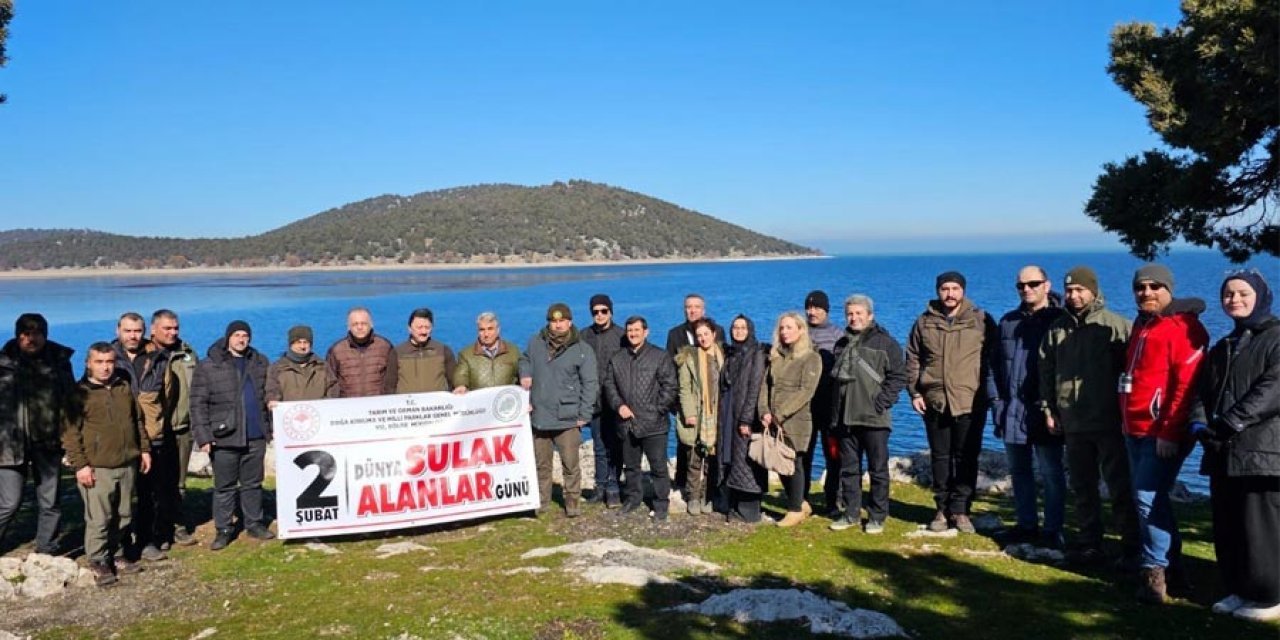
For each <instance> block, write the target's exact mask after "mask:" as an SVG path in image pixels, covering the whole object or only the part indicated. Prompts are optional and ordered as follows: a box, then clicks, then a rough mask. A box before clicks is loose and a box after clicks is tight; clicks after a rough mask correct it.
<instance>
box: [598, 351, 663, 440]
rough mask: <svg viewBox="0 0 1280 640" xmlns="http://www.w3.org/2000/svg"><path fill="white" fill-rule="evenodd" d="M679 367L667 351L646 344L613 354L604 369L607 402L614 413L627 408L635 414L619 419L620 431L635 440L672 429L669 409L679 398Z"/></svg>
mask: <svg viewBox="0 0 1280 640" xmlns="http://www.w3.org/2000/svg"><path fill="white" fill-rule="evenodd" d="M677 384H678V383H677V380H676V367H675V365H674V364H672V363H671V358H669V357H667V354H666V352H664V351H663V350H662V349H659V348H658V347H656V346H654V345H653V344H651V343H649V342H646V343H644V344H642V345H640V348H639V349H636V350H634V351H632V350H631V349H622V350H620V351H618V352H617V353H614V354H613V357H612V358H610V359H609V364H608V366H607V368H606V369H605V378H604V384H603V385H602V386H603V387H604V399H605V403H606V405H607V406H608V407H609V409H610V410H611V411H612V412H613V413H615V414H616V413H617V412H618V409H620V408H621V407H622V405H624V404H625V405H627V408H629V409H631V412H632V413H633V414H635V416H634V417H632V418H631V419H630V420H623V419H621V418H619V419H618V424H619V425H620V428H621V429H622V430H623V431H624V432H625V433H628V434H630V435H632V436H634V437H636V438H647V437H649V436H663V435H666V434H667V430H668V429H669V428H670V427H669V424H670V422H669V421H668V419H667V417H668V416H669V415H670V412H669V411H668V408H669V407H670V406H671V405H672V404H673V403H674V402H675V398H676V395H677Z"/></svg>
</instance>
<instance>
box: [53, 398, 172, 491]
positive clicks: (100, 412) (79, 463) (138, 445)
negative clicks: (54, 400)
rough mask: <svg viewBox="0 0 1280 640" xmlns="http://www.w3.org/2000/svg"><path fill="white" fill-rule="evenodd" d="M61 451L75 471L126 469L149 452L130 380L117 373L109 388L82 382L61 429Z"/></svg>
mask: <svg viewBox="0 0 1280 640" xmlns="http://www.w3.org/2000/svg"><path fill="white" fill-rule="evenodd" d="M62 447H63V449H64V450H66V457H67V465H68V466H70V467H71V468H72V469H76V470H79V469H83V468H84V467H86V466H89V467H101V468H104V469H119V468H121V467H127V466H130V465H132V464H134V463H135V462H137V460H138V458H139V456H140V454H141V453H142V452H144V451H148V450H150V447H149V442H148V439H147V433H146V431H145V430H143V427H142V412H141V411H140V410H139V408H138V401H137V399H136V398H134V397H133V391H132V390H130V389H129V381H128V378H126V377H125V376H124V375H121V374H119V373H117V374H116V375H113V376H112V377H111V379H110V380H108V381H107V383H106V384H100V383H98V382H95V381H93V380H90V379H89V376H85V377H84V378H81V380H80V384H79V385H78V386H77V387H76V390H75V400H74V401H73V409H72V411H71V412H70V413H69V414H68V415H67V419H66V422H65V424H64V426H63V429H62ZM126 499H127V496H126Z"/></svg>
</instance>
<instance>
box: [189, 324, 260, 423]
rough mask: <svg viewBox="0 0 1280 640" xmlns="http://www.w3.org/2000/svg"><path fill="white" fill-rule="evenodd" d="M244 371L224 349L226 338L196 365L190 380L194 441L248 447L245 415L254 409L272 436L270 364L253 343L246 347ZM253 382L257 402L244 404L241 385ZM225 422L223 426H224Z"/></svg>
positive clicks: (225, 347) (215, 344)
mask: <svg viewBox="0 0 1280 640" xmlns="http://www.w3.org/2000/svg"><path fill="white" fill-rule="evenodd" d="M241 357H242V358H244V361H245V362H244V364H245V367H244V372H243V373H241V372H240V368H239V367H237V366H236V362H235V361H236V358H235V357H233V356H232V355H231V352H229V351H227V340H226V338H219V339H218V341H217V342H215V343H213V346H211V347H209V352H208V357H207V358H205V359H204V360H203V361H201V362H200V364H199V365H197V366H196V373H195V377H194V379H193V380H192V382H191V429H192V431H193V433H194V435H195V440H196V444H197V445H198V446H204V445H206V444H210V443H212V444H214V445H215V446H218V447H247V446H249V439H248V436H247V434H246V433H245V431H246V427H247V421H246V416H247V414H248V412H249V411H257V412H258V414H259V415H260V416H261V422H260V424H261V426H262V432H263V435H264V436H266V438H267V440H270V439H271V414H270V413H268V412H267V402H266V386H267V370H268V369H270V367H271V365H270V364H268V363H267V358H266V356H263V355H262V354H261V353H259V352H258V351H257V350H256V349H254V348H253V347H249V348H248V349H246V350H245V353H244V355H243V356H241ZM246 384H249V385H253V387H254V390H255V391H256V397H257V398H258V406H256V407H246V406H244V404H245V403H244V385H246ZM224 425H225V427H224Z"/></svg>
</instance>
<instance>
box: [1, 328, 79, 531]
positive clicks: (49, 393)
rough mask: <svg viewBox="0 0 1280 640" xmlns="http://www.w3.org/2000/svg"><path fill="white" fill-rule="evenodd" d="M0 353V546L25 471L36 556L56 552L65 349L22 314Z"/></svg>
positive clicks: (67, 378)
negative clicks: (30, 485) (31, 491)
mask: <svg viewBox="0 0 1280 640" xmlns="http://www.w3.org/2000/svg"><path fill="white" fill-rule="evenodd" d="M13 334H14V337H13V339H12V340H9V341H8V342H6V343H5V345H4V348H3V349H0V543H3V541H4V535H5V533H7V532H8V529H9V523H10V522H11V521H12V520H13V516H14V514H16V513H17V512H18V507H19V506H20V505H21V504H22V486H23V484H24V483H25V482H26V475H27V472H28V470H29V471H30V473H31V477H32V480H33V481H34V482H35V486H36V491H35V494H36V508H37V516H36V552H37V553H49V554H52V553H57V551H58V526H59V524H60V523H61V519H62V510H61V508H60V506H59V504H58V503H59V499H58V490H59V489H58V476H59V473H60V472H61V471H62V462H61V461H62V445H61V438H60V433H61V430H62V423H63V421H64V420H66V419H69V418H70V415H69V414H71V413H72V405H71V403H72V399H73V397H74V394H75V388H76V382H75V377H74V376H73V375H72V373H71V354H72V353H74V351H72V350H71V349H70V348H68V347H64V346H62V345H60V344H58V343H56V342H52V341H50V340H49V339H48V336H49V323H48V322H47V321H45V319H44V316H41V315H40V314H38V313H24V314H22V315H20V316H18V320H17V322H15V323H14V331H13Z"/></svg>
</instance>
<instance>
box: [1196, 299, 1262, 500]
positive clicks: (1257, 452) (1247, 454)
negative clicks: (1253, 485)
mask: <svg viewBox="0 0 1280 640" xmlns="http://www.w3.org/2000/svg"><path fill="white" fill-rule="evenodd" d="M1199 391H1200V392H1199V396H1200V402H1201V404H1202V406H1203V407H1204V412H1205V413H1206V414H1207V415H1206V416H1204V419H1206V420H1207V421H1209V422H1217V423H1219V424H1222V425H1225V426H1226V427H1228V428H1229V429H1230V432H1229V433H1231V434H1234V435H1230V437H1229V438H1227V439H1226V441H1225V442H1221V443H1215V444H1216V446H1209V445H1206V446H1205V452H1204V457H1203V458H1202V459H1201V461H1200V473H1203V474H1205V475H1227V476H1273V477H1274V476H1280V320H1277V319H1275V318H1271V319H1270V320H1268V321H1266V322H1264V323H1262V324H1261V326H1259V327H1258V328H1257V330H1256V331H1252V330H1248V329H1242V330H1238V331H1236V332H1233V333H1232V335H1230V336H1228V337H1226V338H1223V339H1221V340H1219V341H1218V343H1217V344H1215V345H1214V346H1213V349H1212V350H1210V351H1209V358H1208V361H1207V362H1206V364H1205V366H1204V370H1203V371H1201V382H1200V385H1199Z"/></svg>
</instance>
